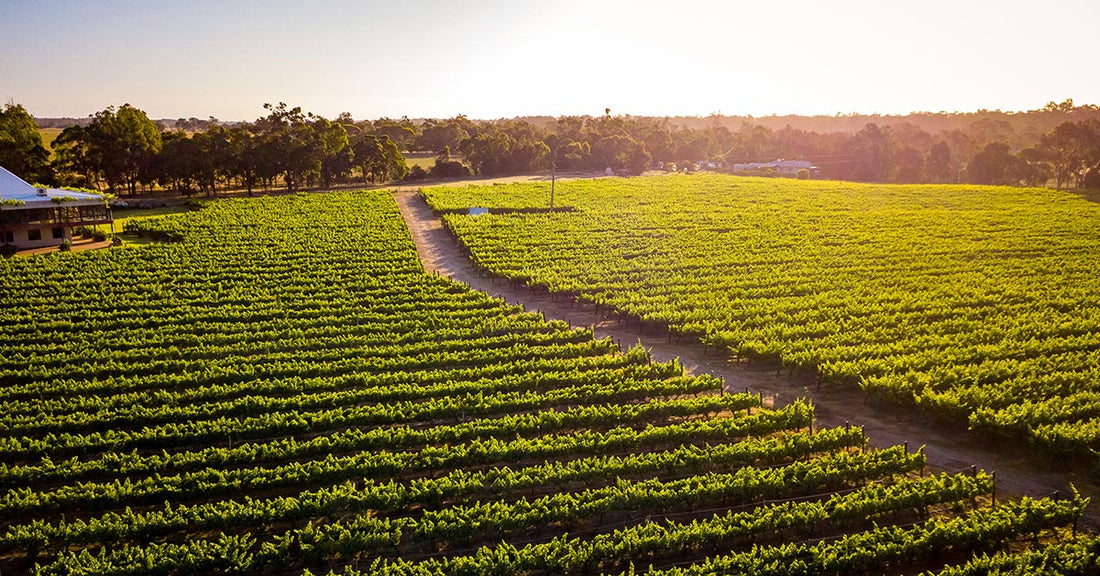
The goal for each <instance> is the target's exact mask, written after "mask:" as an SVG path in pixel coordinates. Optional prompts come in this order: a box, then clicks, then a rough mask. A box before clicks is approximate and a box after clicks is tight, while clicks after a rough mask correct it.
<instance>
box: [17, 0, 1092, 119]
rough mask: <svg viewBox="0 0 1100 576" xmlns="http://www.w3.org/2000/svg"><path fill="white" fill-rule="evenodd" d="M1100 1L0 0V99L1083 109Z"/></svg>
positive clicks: (211, 107)
mask: <svg viewBox="0 0 1100 576" xmlns="http://www.w3.org/2000/svg"><path fill="white" fill-rule="evenodd" d="M1098 21H1100V0H1043V1H1039V0H1035V1H1029V2H1022V1H1014V0H995V1H984V0H983V1H970V0H952V1H940V0H922V1H913V0H909V1H897V0H875V1H865V2H864V1H847V0H830V1H826V0H807V1H786V2H761V1H759V0H757V1H754V2H739V1H732V0H730V1H713V2H703V1H694V0H678V1H672V2H670V1H667V0H664V1H660V2H648V1H628V0H622V1H618V0H616V1H602V0H560V1H551V0H540V1H534V2H527V1H520V0H513V1H495V0H478V1H462V0H454V1H435V0H411V1H396V0H389V1H386V2H373V1H360V2H353V1H342V0H341V1H336V0H334V1H324V0H313V1H303V0H262V1H261V0H249V1H234V0H215V1H206V0H171V1H161V0H101V1H94V0H87V1H83V2H76V1H65V0H0V98H2V99H3V100H4V101H9V100H10V101H14V102H16V103H19V104H22V105H24V106H25V107H26V108H27V109H28V110H29V111H30V112H31V113H32V114H34V115H36V116H87V115H88V114H92V113H94V112H96V111H99V110H102V109H103V108H105V107H107V106H108V105H120V104H122V103H125V102H129V103H131V104H133V105H134V106H137V107H139V108H142V109H144V110H145V111H146V112H147V113H148V114H149V116H150V117H153V118H177V117H191V116H196V117H200V118H205V117H207V116H216V117H218V118H221V119H223V120H253V119H255V118H257V117H259V116H262V115H263V113H264V110H263V104H264V103H265V102H279V101H283V102H286V103H288V104H290V105H292V106H301V107H302V108H303V109H305V110H307V111H312V112H315V113H318V114H322V115H325V116H328V117H334V116H336V115H337V114H339V113H340V112H345V111H346V112H350V113H351V114H352V115H353V116H354V117H355V118H358V119H363V118H370V119H374V118H378V117H381V116H391V117H398V116H402V115H407V116H409V117H414V118H416V117H449V116H453V115H455V114H466V115H467V116H470V117H473V118H500V117H513V116H519V115H551V116H558V115H563V114H602V113H603V111H604V108H608V107H609V108H611V111H612V113H613V114H635V115H692V116H694V115H698V116H705V115H707V114H710V113H712V112H722V113H725V114H752V115H756V116H763V115H768V114H773V113H774V114H786V113H798V114H835V113H837V112H843V113H848V112H864V113H876V112H877V113H883V114H887V113H904V112H909V111H914V110H920V111H933V112H935V111H940V110H948V111H953V110H958V111H973V110H977V109H980V108H987V109H1002V110H1028V109H1034V108H1039V107H1042V106H1043V105H1044V104H1045V103H1046V102H1048V101H1050V100H1056V101H1061V100H1064V99H1066V98H1073V99H1074V100H1075V101H1076V102H1077V103H1078V104H1083V103H1091V104H1100V74H1098V73H1097V70H1098V65H1097V62H1096V60H1097V57H1098V56H1100V36H1098V34H1097V29H1096V23H1097V22H1098Z"/></svg>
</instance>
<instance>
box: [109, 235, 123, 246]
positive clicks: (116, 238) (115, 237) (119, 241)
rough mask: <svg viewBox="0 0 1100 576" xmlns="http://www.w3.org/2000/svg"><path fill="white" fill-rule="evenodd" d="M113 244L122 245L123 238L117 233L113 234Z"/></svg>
mask: <svg viewBox="0 0 1100 576" xmlns="http://www.w3.org/2000/svg"><path fill="white" fill-rule="evenodd" d="M111 246H122V238H120V237H119V236H118V235H117V234H111Z"/></svg>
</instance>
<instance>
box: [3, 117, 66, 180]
mask: <svg viewBox="0 0 1100 576" xmlns="http://www.w3.org/2000/svg"><path fill="white" fill-rule="evenodd" d="M0 166H3V167H4V168H7V169H8V170H9V171H11V172H12V173H13V174H15V175H16V176H19V177H20V178H22V179H24V180H26V181H28V182H48V181H52V179H53V178H52V174H51V170H50V153H49V151H48V150H46V147H45V146H43V145H42V135H41V134H40V133H39V132H38V127H37V126H36V125H35V123H34V118H33V117H31V115H30V113H29V112H27V110H26V109H25V108H23V106H21V105H19V104H12V103H8V104H5V105H4V108H3V109H2V110H0Z"/></svg>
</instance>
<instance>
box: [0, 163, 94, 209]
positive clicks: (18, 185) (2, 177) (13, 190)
mask: <svg viewBox="0 0 1100 576" xmlns="http://www.w3.org/2000/svg"><path fill="white" fill-rule="evenodd" d="M41 191H45V194H42V193H41ZM54 198H75V199H76V200H74V201H69V202H66V204H67V205H70V206H86V205H89V204H102V203H103V202H104V198H103V196H100V195H99V194H89V193H88V192H74V191H72V190H58V189H56V188H35V187H34V186H32V185H31V184H28V183H27V182H26V181H24V180H23V179H22V178H20V177H18V176H16V175H15V174H12V173H11V172H8V170H7V168H4V167H3V166H0V201H3V200H20V201H22V202H24V204H22V205H19V206H6V205H0V210H12V209H26V208H43V207H48V206H53V205H55V203H54V201H53V199H54Z"/></svg>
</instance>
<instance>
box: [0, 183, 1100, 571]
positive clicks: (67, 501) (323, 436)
mask: <svg viewBox="0 0 1100 576" xmlns="http://www.w3.org/2000/svg"><path fill="white" fill-rule="evenodd" d="M128 226H129V227H130V228H131V229H134V230H137V231H142V232H146V233H150V234H154V233H155V234H156V235H158V236H159V237H162V238H174V239H176V241H174V242H170V243H165V244H152V245H149V246H143V247H138V248H122V249H115V250H111V251H105V252H99V253H89V252H84V253H77V254H74V253H68V254H57V255H51V256H48V257H40V258H23V259H14V260H8V261H3V262H0V316H2V319H3V321H2V322H0V573H4V574H12V573H14V574H21V573H33V574H39V575H55V574H56V575H74V574H117V575H122V574H127V575H137V574H165V575H167V574H195V573H200V572H207V573H219V574H220V573H236V574H308V573H312V574H317V573H334V574H360V573H361V574H521V573H527V574H549V573H554V574H585V573H627V572H631V571H644V570H652V571H654V572H655V573H661V574H663V573H668V574H679V573H713V572H730V571H744V572H751V573H777V574H810V573H833V574H841V573H843V574H880V573H883V572H890V573H897V574H915V573H921V572H923V571H929V570H931V571H933V572H935V571H941V570H946V571H948V573H951V574H956V573H960V574H961V573H970V572H967V570H979V569H980V566H984V565H987V564H991V563H1002V564H1003V563H1013V562H1015V563H1019V564H1021V565H1031V564H1033V563H1036V562H1041V561H1043V560H1042V559H1043V558H1047V557H1056V558H1058V559H1059V566H1062V573H1064V574H1073V573H1076V572H1074V570H1078V571H1082V570H1088V569H1095V568H1096V567H1097V559H1098V558H1100V549H1098V547H1097V545H1096V543H1095V541H1094V540H1093V539H1092V538H1089V537H1083V536H1081V535H1077V534H1076V531H1075V527H1076V526H1077V522H1078V519H1079V518H1080V516H1081V514H1082V510H1083V508H1084V506H1085V505H1086V504H1087V502H1086V500H1085V499H1084V498H1081V497H1079V496H1078V495H1077V494H1076V493H1070V494H1068V495H1063V496H1062V497H1050V498H1039V499H1023V500H1018V501H1009V502H1004V501H997V499H996V496H995V493H996V486H995V482H994V476H993V475H991V474H986V473H984V472H981V471H974V470H970V469H967V470H965V471H961V472H959V473H941V474H930V473H929V472H928V471H927V470H926V469H925V468H926V466H925V464H926V461H925V456H924V453H923V452H922V451H921V450H909V449H907V448H906V447H903V446H897V447H891V448H885V449H871V448H869V447H868V443H867V438H866V437H865V436H864V434H863V431H862V430H861V429H859V428H857V427H842V428H834V429H819V428H817V427H815V426H814V420H813V417H814V410H813V406H812V405H810V404H808V403H806V402H794V403H791V404H789V405H787V406H785V407H783V408H779V409H772V408H767V407H765V406H763V405H762V402H761V398H760V397H759V396H758V395H755V394H753V393H751V392H744V393H737V394H731V393H728V392H723V390H722V388H723V383H722V382H721V381H720V380H717V379H715V378H712V377H706V376H702V377H691V376H686V375H685V374H684V370H683V368H682V367H681V366H680V365H679V364H678V363H676V362H671V363H658V362H654V361H653V360H652V359H651V358H650V356H649V354H648V353H647V352H646V351H645V350H644V349H642V348H639V347H634V348H631V349H629V350H620V349H619V348H618V347H617V346H616V345H614V344H613V343H612V342H610V341H608V340H597V339H595V338H594V337H593V335H592V333H591V332H590V331H588V330H575V329H571V328H570V327H568V326H567V325H565V324H563V323H561V322H554V321H547V320H545V319H544V318H542V316H541V315H539V314H534V313H530V312H526V311H524V310H522V309H521V308H518V307H514V306H509V305H506V304H504V303H502V302H500V301H498V300H494V299H492V298H489V297H488V296H486V295H484V294H480V293H477V292H474V291H472V290H470V289H468V288H467V287H465V286H462V285H459V284H455V283H453V282H450V281H448V280H445V279H442V278H439V277H436V276H432V275H429V274H426V273H424V271H423V269H422V267H421V266H420V264H419V262H418V260H417V257H416V252H415V250H414V247H413V244H412V241H411V238H410V236H409V233H408V231H407V229H406V228H405V227H404V226H403V223H402V221H401V218H400V216H399V214H398V212H397V206H396V203H395V202H394V200H393V198H392V197H391V196H390V195H388V194H386V193H381V192H374V193H363V192H357V193H339V194H326V195H315V196H304V195H290V196H282V197H277V198H262V199H251V200H243V199H242V200H223V201H219V202H216V203H212V204H211V205H209V206H208V207H206V208H204V209H203V210H201V211H199V212H193V213H187V214H179V215H172V216H168V217H164V218H162V219H157V220H149V221H135V222H131V223H130V224H129V225H128ZM975 563H977V564H975ZM972 566H979V568H972Z"/></svg>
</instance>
